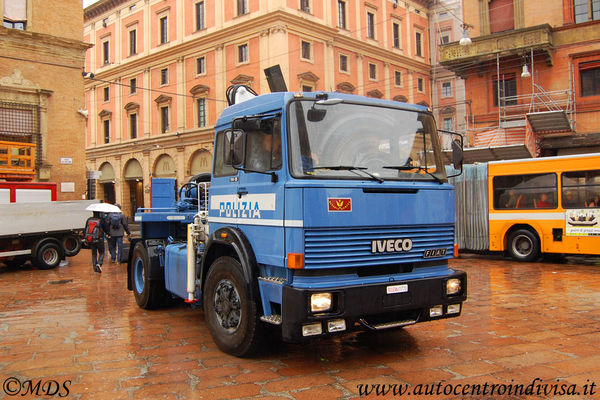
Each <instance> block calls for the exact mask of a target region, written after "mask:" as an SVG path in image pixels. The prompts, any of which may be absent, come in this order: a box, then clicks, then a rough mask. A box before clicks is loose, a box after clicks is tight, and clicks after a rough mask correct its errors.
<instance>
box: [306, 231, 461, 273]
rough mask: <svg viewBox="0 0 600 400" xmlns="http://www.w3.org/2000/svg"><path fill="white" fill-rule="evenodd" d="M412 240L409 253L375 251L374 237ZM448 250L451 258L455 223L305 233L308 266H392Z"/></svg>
mask: <svg viewBox="0 0 600 400" xmlns="http://www.w3.org/2000/svg"><path fill="white" fill-rule="evenodd" d="M387 239H411V240H412V242H413V246H412V249H411V250H410V251H408V252H392V253H378V254H373V253H372V252H371V242H372V241H373V240H387ZM441 248H445V249H446V256H444V257H440V259H447V258H449V257H450V256H451V255H452V253H453V249H454V225H452V224H446V225H429V226H424V227H414V226H411V227H388V228H353V229H307V230H305V232H304V267H305V268H347V267H361V266H369V265H390V264H398V263H411V262H419V261H423V260H424V258H423V254H424V252H425V250H428V249H441Z"/></svg>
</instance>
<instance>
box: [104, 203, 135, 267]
mask: <svg viewBox="0 0 600 400" xmlns="http://www.w3.org/2000/svg"><path fill="white" fill-rule="evenodd" d="M115 206H117V207H118V208H119V212H118V213H110V214H108V216H107V218H106V221H107V227H106V228H107V230H106V231H105V232H106V237H107V238H108V251H109V253H110V260H111V261H112V262H118V263H120V262H121V260H122V259H123V235H124V234H125V232H127V237H131V232H130V231H129V226H128V225H127V218H125V215H123V213H122V212H121V206H120V205H119V204H115Z"/></svg>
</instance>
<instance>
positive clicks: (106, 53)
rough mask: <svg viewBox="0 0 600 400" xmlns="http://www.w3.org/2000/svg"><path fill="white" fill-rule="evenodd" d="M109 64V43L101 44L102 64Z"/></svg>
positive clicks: (106, 41)
mask: <svg viewBox="0 0 600 400" xmlns="http://www.w3.org/2000/svg"><path fill="white" fill-rule="evenodd" d="M109 62H110V42H109V41H108V40H105V41H104V42H102V64H103V65H107V64H108V63H109Z"/></svg>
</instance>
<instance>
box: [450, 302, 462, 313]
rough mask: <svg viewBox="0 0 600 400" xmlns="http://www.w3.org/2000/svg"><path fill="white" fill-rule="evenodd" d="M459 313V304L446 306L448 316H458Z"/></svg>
mask: <svg viewBox="0 0 600 400" xmlns="http://www.w3.org/2000/svg"><path fill="white" fill-rule="evenodd" d="M459 312H460V304H448V311H447V313H448V314H458V313H459Z"/></svg>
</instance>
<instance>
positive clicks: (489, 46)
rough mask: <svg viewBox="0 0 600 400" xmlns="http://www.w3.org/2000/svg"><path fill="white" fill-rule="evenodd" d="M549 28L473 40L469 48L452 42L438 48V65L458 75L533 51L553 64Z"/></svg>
mask: <svg viewBox="0 0 600 400" xmlns="http://www.w3.org/2000/svg"><path fill="white" fill-rule="evenodd" d="M552 47H553V40H552V27H551V26H550V25H548V24H544V25H539V26H534V27H529V28H524V29H518V30H511V31H507V32H501V33H495V34H491V35H485V36H479V37H475V38H473V42H472V43H471V44H470V45H468V46H461V45H460V44H459V42H453V43H449V44H445V45H442V46H440V63H441V64H442V65H443V66H445V67H446V68H449V69H450V70H454V71H455V72H457V73H459V74H461V73H464V71H465V68H468V67H470V66H471V67H473V66H477V65H481V63H482V62H485V61H496V57H497V56H499V57H504V56H509V55H521V54H523V53H524V52H527V54H528V53H529V51H531V50H532V49H533V51H534V52H535V53H536V54H540V53H544V54H545V55H546V57H547V62H548V63H550V64H551V63H552V54H551V50H552Z"/></svg>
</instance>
